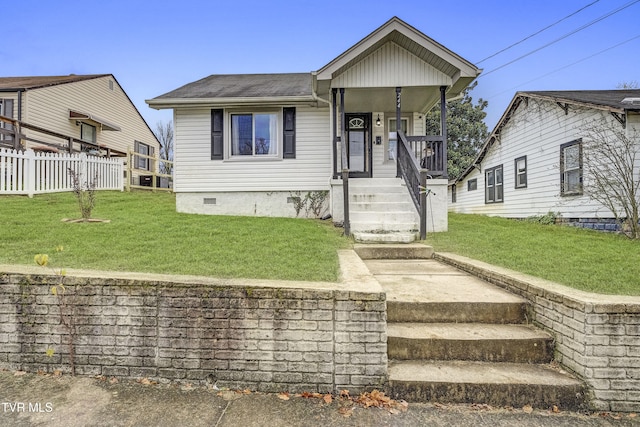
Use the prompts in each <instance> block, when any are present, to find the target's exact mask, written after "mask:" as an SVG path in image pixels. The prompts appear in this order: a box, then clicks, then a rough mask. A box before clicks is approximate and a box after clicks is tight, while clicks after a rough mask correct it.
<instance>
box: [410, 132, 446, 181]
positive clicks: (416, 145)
mask: <svg viewBox="0 0 640 427" xmlns="http://www.w3.org/2000/svg"><path fill="white" fill-rule="evenodd" d="M405 137H406V139H407V143H408V145H409V150H410V151H411V154H412V155H413V157H414V158H416V159H417V160H418V162H419V163H418V165H419V166H420V167H421V168H422V169H426V170H427V171H428V172H427V175H429V177H431V178H437V177H442V176H444V172H445V170H446V165H445V164H444V142H443V141H444V137H442V136H438V135H427V136H405Z"/></svg>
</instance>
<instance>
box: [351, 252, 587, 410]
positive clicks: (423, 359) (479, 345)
mask: <svg viewBox="0 0 640 427" xmlns="http://www.w3.org/2000/svg"><path fill="white" fill-rule="evenodd" d="M421 246H422V248H421ZM355 250H356V252H357V253H358V254H359V255H360V257H361V258H362V259H363V260H365V263H366V265H367V267H368V268H369V271H370V272H371V273H372V274H373V275H374V276H375V277H376V279H377V280H378V282H379V283H380V284H381V286H382V288H383V289H384V290H385V291H386V292H387V320H388V324H387V336H388V339H387V347H388V356H389V393H390V395H391V396H392V397H393V398H396V399H405V400H408V401H414V402H442V403H484V404H489V405H495V406H513V407H522V406H524V405H531V406H532V407H538V408H550V407H552V406H554V405H556V406H558V407H559V408H560V409H573V410H580V409H584V408H585V406H586V399H585V394H586V389H585V386H584V384H583V383H582V382H580V381H578V380H577V379H575V378H574V377H572V376H571V375H569V374H568V373H566V372H563V371H561V370H560V369H558V368H557V367H556V366H555V364H554V363H553V362H552V360H553V337H551V336H550V335H549V334H547V333H546V332H544V331H541V330H539V329H537V328H535V327H533V326H532V325H530V324H528V318H529V317H528V312H529V311H528V305H527V303H526V301H525V300H523V299H522V298H520V297H517V296H515V295H512V294H510V293H508V292H506V291H504V290H502V289H500V288H497V287H495V286H493V285H491V284H489V283H486V282H484V281H482V280H479V279H477V278H475V277H472V276H470V275H467V274H466V273H463V272H461V271H459V270H456V269H454V268H452V267H450V266H447V265H444V264H440V263H438V262H436V261H434V260H432V259H431V256H432V251H431V250H430V249H429V248H426V247H424V245H420V244H411V245H377V246H373V245H371V246H369V245H356V246H355Z"/></svg>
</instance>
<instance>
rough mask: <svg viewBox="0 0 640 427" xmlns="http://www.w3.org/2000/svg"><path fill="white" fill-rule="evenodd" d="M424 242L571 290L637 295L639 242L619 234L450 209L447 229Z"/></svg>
mask: <svg viewBox="0 0 640 427" xmlns="http://www.w3.org/2000/svg"><path fill="white" fill-rule="evenodd" d="M427 243H428V244H431V245H433V247H434V249H435V250H436V251H440V252H454V253H457V254H459V255H464V256H467V257H470V258H474V259H477V260H480V261H485V262H487V263H490V264H493V265H498V266H502V267H506V268H510V269H512V270H517V271H520V272H522V273H527V274H531V275H533V276H537V277H541V278H544V279H548V280H552V281H555V282H558V283H562V284H564V285H567V286H571V287H573V288H576V289H582V290H585V291H591V292H598V293H603V294H618V295H640V241H632V240H629V239H627V238H626V237H624V236H620V235H615V234H610V233H602V232H596V231H590V230H584V229H577V228H573V227H568V226H559V225H541V224H536V223H531V222H527V221H516V220H511V219H505V218H497V217H487V216H481V215H463V214H449V232H448V233H436V234H431V235H429V236H427Z"/></svg>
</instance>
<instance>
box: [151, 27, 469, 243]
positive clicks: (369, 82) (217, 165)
mask: <svg viewBox="0 0 640 427" xmlns="http://www.w3.org/2000/svg"><path fill="white" fill-rule="evenodd" d="M479 73H480V70H479V69H478V68H476V67H475V66H474V65H473V64H471V63H470V62H468V61H466V60H465V59H463V58H462V57H460V56H459V55H457V54H455V53H453V52H451V51H450V50H448V49H447V48H445V47H444V46H442V45H440V44H438V43H437V42H435V41H434V40H432V39H430V38H429V37H427V36H426V35H424V34H423V33H421V32H420V31H418V30H417V29H415V28H413V27H411V26H410V25H408V24H407V23H405V22H404V21H402V20H400V19H398V18H396V17H394V18H392V19H390V20H389V21H388V22H386V23H385V24H384V25H382V26H381V27H380V28H378V29H376V30H375V31H373V32H372V33H371V34H369V35H368V36H366V37H365V38H364V39H362V40H361V41H359V42H358V43H356V44H355V45H353V46H352V47H350V48H349V49H348V50H346V51H345V52H343V53H341V54H340V55H339V56H337V57H336V58H335V59H334V60H332V61H331V62H329V63H328V64H326V65H325V66H323V67H321V68H320V69H318V70H317V71H313V72H308V73H290V74H241V75H210V76H208V77H205V78H203V79H201V80H198V81H195V82H192V83H189V84H186V85H185V86H182V87H180V88H178V89H175V90H173V91H171V92H169V93H166V94H164V95H160V96H158V97H156V98H153V99H150V100H148V101H147V103H148V104H149V106H151V107H152V108H157V109H169V108H171V109H173V111H174V124H175V127H174V129H175V152H174V161H175V163H174V172H175V176H174V191H175V192H176V206H177V210H178V211H180V212H190V213H200V214H223V215H260V216H280V217H294V216H296V215H298V214H302V215H304V211H303V212H302V213H301V212H300V210H301V204H304V202H305V200H306V201H308V200H310V199H309V197H311V198H313V197H315V200H318V199H321V198H322V194H327V195H328V196H327V199H326V202H325V206H324V207H323V209H324V210H322V211H321V213H320V215H323V214H324V215H326V214H329V215H331V216H332V217H333V220H334V222H337V223H343V224H344V225H345V231H347V233H348V230H353V231H354V232H362V233H365V232H376V233H374V234H379V235H380V234H393V232H398V233H400V232H404V233H409V235H412V234H415V232H416V231H417V230H418V229H420V230H422V231H424V230H425V224H428V225H429V227H431V228H430V229H431V230H435V231H443V230H446V227H447V219H446V215H447V211H446V203H447V202H446V183H447V179H446V167H444V165H446V144H445V143H444V141H446V137H445V138H443V135H436V136H425V135H424V134H425V118H424V114H425V113H426V112H427V111H429V110H430V109H431V108H432V107H433V106H434V105H436V104H437V103H438V102H441V101H446V99H449V98H453V97H456V96H458V95H459V94H460V93H461V92H462V91H463V90H464V89H465V88H466V87H467V86H468V85H469V84H470V83H471V82H472V81H473V80H474V79H475V78H476V77H477V76H478V75H479ZM443 132H446V127H445V126H443ZM398 141H400V143H399V142H398ZM423 153H428V154H429V155H428V156H427V157H428V160H429V162H428V165H425V169H422V168H421V167H420V160H421V157H423ZM426 169H428V171H427V170H426ZM399 177H402V178H399ZM421 177H422V179H423V180H426V178H430V179H429V183H428V184H427V185H426V186H427V187H428V191H424V190H422V191H420V185H421V181H420V179H421ZM406 181H409V184H406V183H405V182H406ZM424 187H425V185H424V183H423V184H422V188H424ZM345 194H346V195H347V197H345ZM421 198H424V199H427V203H425V202H424V201H423V202H422V203H420V199H421ZM428 203H431V205H432V206H429V209H427V204H428ZM419 209H421V210H422V212H423V213H424V212H429V215H430V217H429V218H426V217H425V215H426V214H424V215H419V214H418V211H419ZM432 213H433V215H432ZM311 216H313V215H311ZM421 225H422V227H421ZM381 232H383V233H381Z"/></svg>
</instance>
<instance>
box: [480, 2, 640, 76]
mask: <svg viewBox="0 0 640 427" xmlns="http://www.w3.org/2000/svg"><path fill="white" fill-rule="evenodd" d="M638 2H640V0H633V1H631V2H629V3H627V4H625V5H624V6H620V7H619V8H618V9H615V10H613V11H611V12H609V13H607V14H605V15H602V16H601V17H599V18H597V19H595V20H593V21H591V22H589V23H588V24H585V25H583V26H582V27H580V28H577V29H575V30H573V31H571V32H569V33H567V34H565V35H563V36H561V37H559V38H557V39H555V40H553V41H551V42H549V43H547V44H545V45H543V46H541V47H539V48H537V49H534V50H532V51H531V52H528V53H525V54H524V55H522V56H519V57H518V58H516V59H514V60H512V61H509V62H507V63H506V64H503V65H500V66H499V67H496V68H494V69H493V70H490V71H487V72H486V73H482V74H481V75H480V76H479V77H478V79H481V78H482V77H485V76H487V75H489V74H491V73H493V72H495V71H498V70H501V69H503V68H504V67H506V66H508V65H511V64H513V63H514V62H517V61H520V60H521V59H524V58H526V57H527V56H530V55H533V54H534V53H536V52H539V51H541V50H542V49H545V48H547V47H549V46H551V45H552V44H555V43H557V42H559V41H560V40H564V39H566V38H567V37H569V36H571V35H573V34H575V33H577V32H579V31H582V30H584V29H585V28H588V27H590V26H592V25H593V24H596V23H598V22H600V21H602V20H603V19H606V18H608V17H610V16H611V15H614V14H616V13H618V12H620V11H622V10H624V9H626V8H628V7H629V6H632V5H634V4H636V3H638Z"/></svg>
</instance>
